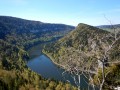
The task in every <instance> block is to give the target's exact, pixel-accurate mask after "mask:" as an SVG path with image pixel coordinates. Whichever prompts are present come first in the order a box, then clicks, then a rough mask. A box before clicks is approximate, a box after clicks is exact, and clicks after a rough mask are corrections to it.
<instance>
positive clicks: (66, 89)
mask: <svg viewBox="0 0 120 90" xmlns="http://www.w3.org/2000/svg"><path fill="white" fill-rule="evenodd" d="M73 28H74V27H73V26H68V25H63V24H49V23H42V22H38V21H29V20H23V19H20V18H14V17H7V16H0V90H77V89H76V87H74V86H71V85H70V84H68V83H62V82H61V81H55V80H50V79H49V80H47V79H44V78H43V77H41V76H40V75H38V74H37V73H35V72H33V71H31V70H30V69H29V68H28V67H27V66H26V63H25V61H26V60H28V59H29V55H28V53H27V52H26V50H27V49H28V48H30V47H31V46H33V45H35V44H38V43H43V42H46V41H51V40H55V39H58V38H60V37H62V36H64V35H65V34H66V33H68V32H69V31H71V30H72V29H73Z"/></svg>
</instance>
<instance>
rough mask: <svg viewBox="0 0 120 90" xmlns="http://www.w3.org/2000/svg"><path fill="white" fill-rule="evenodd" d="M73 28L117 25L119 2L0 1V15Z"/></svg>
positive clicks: (119, 13) (61, 0)
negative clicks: (66, 25)
mask: <svg viewBox="0 0 120 90" xmlns="http://www.w3.org/2000/svg"><path fill="white" fill-rule="evenodd" d="M3 15H4V16H13V17H19V18H23V19H28V20H36V21H42V22H47V23H62V24H68V25H74V26H77V25H78V24H79V23H86V24H89V25H93V26H97V25H108V24H110V22H109V20H110V21H111V22H112V24H120V0H0V16H3Z"/></svg>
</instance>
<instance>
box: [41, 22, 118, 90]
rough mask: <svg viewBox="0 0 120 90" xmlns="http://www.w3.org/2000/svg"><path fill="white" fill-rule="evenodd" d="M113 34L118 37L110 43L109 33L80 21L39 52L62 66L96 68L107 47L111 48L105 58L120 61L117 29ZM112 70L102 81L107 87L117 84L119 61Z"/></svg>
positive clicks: (111, 39) (111, 38)
mask: <svg viewBox="0 0 120 90" xmlns="http://www.w3.org/2000/svg"><path fill="white" fill-rule="evenodd" d="M112 36H113V37H112ZM116 37H119V39H117V40H116V42H115V43H114V40H115V38H114V34H113V33H110V32H108V31H105V30H102V29H99V28H97V27H93V26H90V25H86V24H82V23H81V24H79V25H78V26H77V27H76V28H75V30H72V31H71V32H70V33H69V34H68V35H66V36H64V37H63V38H61V39H59V40H58V41H57V42H56V43H52V44H51V45H48V46H47V45H46V46H45V48H44V50H43V52H44V53H45V54H47V55H48V56H49V57H50V58H51V59H52V60H53V62H55V63H57V64H59V65H61V66H62V67H64V68H65V69H70V68H74V67H77V68H78V69H80V68H83V67H84V68H83V69H86V68H91V70H93V71H96V70H97V68H98V64H99V63H98V60H101V59H102V58H104V54H105V50H109V48H111V49H110V50H109V51H107V53H106V54H107V57H108V62H111V63H112V62H113V63H115V62H116V63H117V62H120V32H118V33H117V35H116ZM112 43H113V44H112ZM89 65H91V66H89ZM88 66H89V67H88ZM111 70H112V68H111ZM114 70H115V72H111V73H110V74H109V75H108V78H107V80H106V83H105V85H106V87H108V86H109V87H108V88H109V89H110V86H117V85H120V65H119V66H118V68H116V69H115V68H114ZM114 70H113V71H114ZM116 70H118V71H116ZM116 72H117V73H116ZM109 78H110V79H109ZM96 84H97V83H96ZM107 85H108V86H107Z"/></svg>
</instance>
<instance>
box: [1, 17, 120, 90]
mask: <svg viewBox="0 0 120 90" xmlns="http://www.w3.org/2000/svg"><path fill="white" fill-rule="evenodd" d="M115 26H116V25H115ZM118 26H119V25H118ZM109 27H110V26H109ZM109 27H107V29H109V30H112V29H111V28H109ZM100 28H102V29H100ZM103 29H104V30H103ZM115 30H117V31H116V33H114V32H109V31H107V30H106V26H105V27H99V28H97V27H94V26H91V25H87V24H83V23H80V24H78V26H77V27H74V26H70V25H64V24H50V23H43V22H40V21H31V20H25V19H20V18H15V17H9V16H0V90H29V89H31V90H62V89H63V90H79V89H81V90H82V89H83V88H84V89H85V88H86V89H88V88H89V87H88V86H90V88H92V89H98V88H103V89H107V90H110V89H113V88H114V87H117V86H119V85H120V81H119V80H120V64H119V62H120V31H119V27H117V28H115ZM116 62H117V63H116ZM59 66H61V67H59ZM92 72H94V73H92ZM63 74H64V75H65V76H63ZM107 75H109V77H107ZM65 78H66V79H65ZM90 88H89V89H90ZM92 89H91V90H92Z"/></svg>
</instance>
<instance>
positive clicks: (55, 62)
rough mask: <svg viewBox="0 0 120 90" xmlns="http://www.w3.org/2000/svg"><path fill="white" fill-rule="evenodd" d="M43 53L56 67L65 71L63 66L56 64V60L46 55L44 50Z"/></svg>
mask: <svg viewBox="0 0 120 90" xmlns="http://www.w3.org/2000/svg"><path fill="white" fill-rule="evenodd" d="M42 53H43V54H44V55H46V56H47V57H48V58H49V59H50V60H51V61H52V62H53V63H54V64H55V65H57V66H58V67H60V68H62V69H65V68H64V66H63V65H61V64H58V63H56V62H55V60H54V59H53V58H52V57H51V56H50V55H49V54H47V53H45V52H44V51H43V50H42Z"/></svg>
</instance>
